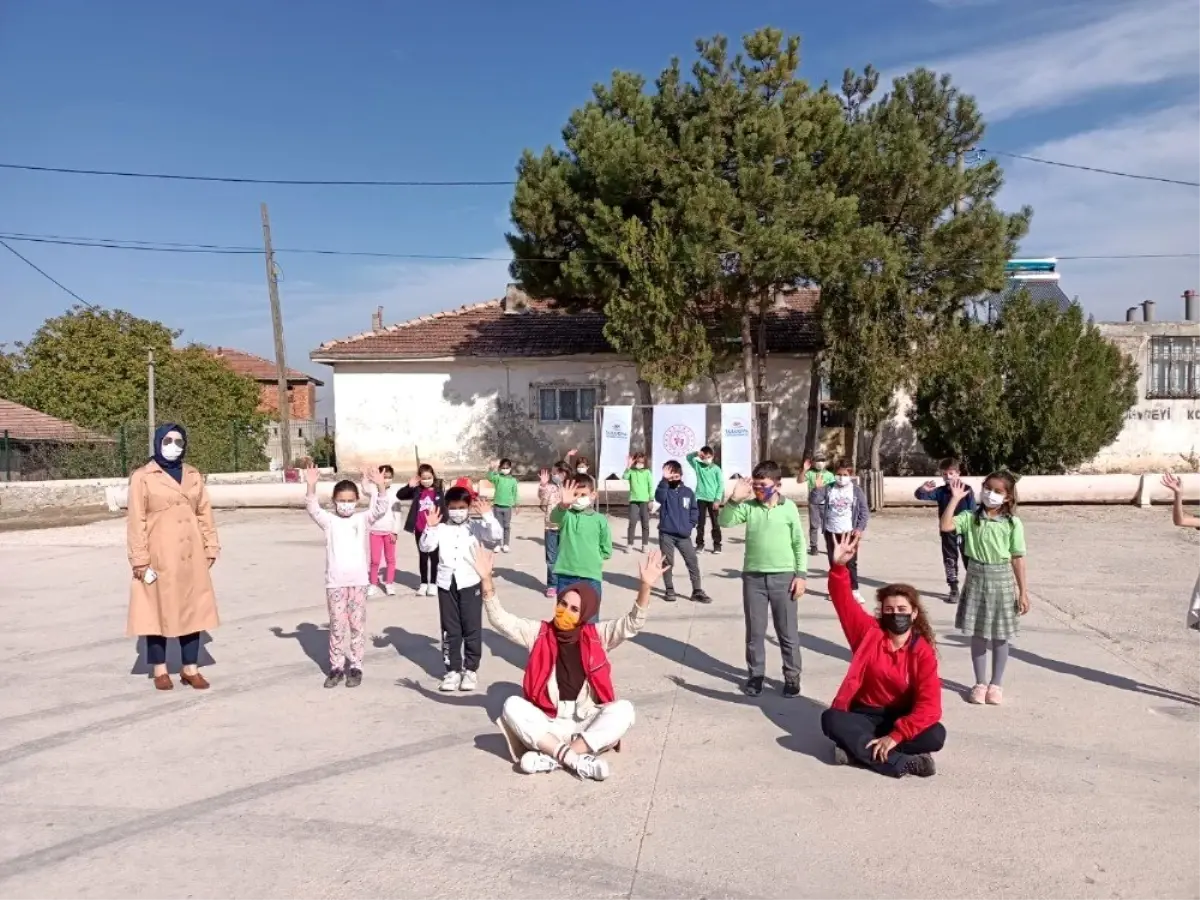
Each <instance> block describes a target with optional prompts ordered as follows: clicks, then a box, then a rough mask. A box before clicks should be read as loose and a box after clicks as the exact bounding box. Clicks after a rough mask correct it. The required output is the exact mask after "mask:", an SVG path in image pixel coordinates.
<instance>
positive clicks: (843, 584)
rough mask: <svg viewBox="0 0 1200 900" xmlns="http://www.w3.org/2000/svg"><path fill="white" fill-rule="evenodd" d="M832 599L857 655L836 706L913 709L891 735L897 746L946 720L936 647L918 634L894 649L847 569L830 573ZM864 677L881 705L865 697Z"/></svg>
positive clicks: (847, 707)
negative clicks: (857, 593) (861, 601)
mask: <svg viewBox="0 0 1200 900" xmlns="http://www.w3.org/2000/svg"><path fill="white" fill-rule="evenodd" d="M829 599H831V600H832V601H833V608H834V609H835V610H837V615H838V620H839V621H840V622H841V623H842V631H843V632H844V633H845V635H846V640H847V641H848V642H849V644H850V650H851V652H852V653H853V656H852V657H851V659H850V668H849V669H847V670H846V677H845V678H844V679H842V686H841V687H840V688H838V692H837V696H836V697H834V698H833V708H834V709H844V710H848V709H850V708H851V707H852V706H854V705H855V704H856V703H857V704H859V705H872V706H874V705H879V706H883V707H886V708H888V709H896V708H900V709H908V710H909V712H908V714H907V715H904V716H901V717H900V718H899V719H897V720H896V724H895V726H894V727H893V728H892V732H891V735H890V737H891V738H892V740H894V741H896V743H900V742H901V741H906V740H908V739H909V738H912V737H915V736H917V735H918V734H920V733H921V732H922V731H924V730H925V729H926V728H928V727H929V726H931V725H935V724H937V723H938V722H939V721H941V718H942V682H941V679H940V678H939V677H938V661H937V654H936V653H935V652H934V649H933V647H931V646H930V645H929V643H928V642H927V641H926V640H925V639H924V638H922V637H920V636H918V635H916V634H914V635H913V636H912V638H911V639H910V640H909V641H908V643H907V644H906V645H905V646H903V647H901V648H900V649H899V650H896V649H893V647H892V641H891V637H890V635H888V633H887V632H886V631H884V630H883V628H882V627H881V626H880V624H879V620H878V619H876V618H875V617H874V616H873V615H871V614H870V613H869V612H867V611H866V610H865V609H863V608H862V606H861V605H860V604H859V602H858V601H857V600H855V599H854V594H853V592H852V591H851V590H850V572H849V571H848V570H847V569H846V567H845V566H836V565H835V566H834V567H833V568H832V569H830V571H829ZM899 654H903V658H900V657H899ZM864 678H865V679H869V680H870V682H871V684H872V687H873V692H874V693H875V695H876V696H875V697H873V698H872V699H873V700H874V701H876V702H873V703H871V704H865V703H863V701H862V700H861V699H860V696H861V693H862V690H863V681H864Z"/></svg>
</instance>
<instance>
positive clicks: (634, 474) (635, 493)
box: [621, 469, 650, 503]
mask: <svg viewBox="0 0 1200 900" xmlns="http://www.w3.org/2000/svg"><path fill="white" fill-rule="evenodd" d="M621 477H622V478H624V479H625V480H626V481H628V482H629V502H630V503H649V502H650V470H649V469H626V470H625V474H624V475H622V476H621Z"/></svg>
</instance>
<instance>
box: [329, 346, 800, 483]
mask: <svg viewBox="0 0 1200 900" xmlns="http://www.w3.org/2000/svg"><path fill="white" fill-rule="evenodd" d="M810 368H811V361H810V360H809V359H807V358H799V357H782V356H775V357H771V358H770V359H768V361H767V384H768V391H767V398H766V399H768V400H770V401H771V402H772V403H773V404H774V405H773V407H772V410H771V439H772V455H773V456H775V457H776V458H777V459H778V460H780V461H787V462H790V463H792V464H794V463H797V462H799V460H800V457H801V456H802V454H803V447H804V438H805V432H806V427H807V418H808V394H809V372H810ZM635 378H636V376H635V369H634V367H633V365H632V364H630V363H629V362H626V361H624V360H622V359H620V358H619V357H615V356H592V357H578V356H577V357H570V358H562V359H536V360H531V359H515V360H510V361H500V360H481V361H465V360H444V361H417V362H394V363H339V364H337V365H336V366H335V367H334V375H333V390H334V395H335V405H336V424H337V456H338V467H339V468H341V469H345V470H359V469H361V468H362V466H364V465H367V464H379V463H385V462H387V463H391V464H392V465H394V466H396V467H397V469H398V470H399V471H402V472H409V471H411V470H412V468H413V467H414V466H415V465H416V462H417V459H418V457H419V458H420V460H421V461H422V462H430V463H432V464H433V465H435V466H436V467H437V468H438V469H439V471H444V472H446V473H447V474H456V473H465V472H478V471H479V470H480V469H481V468H482V467H483V466H484V465H485V464H486V463H487V461H488V459H490V458H492V457H494V456H496V455H500V454H502V455H504V456H511V457H512V458H513V459H514V461H516V462H517V463H518V464H519V465H523V466H528V467H530V468H535V467H537V466H540V465H545V464H547V463H550V462H552V461H554V460H555V459H558V458H559V457H561V456H562V455H563V454H564V453H565V452H566V451H567V450H568V449H570V448H572V447H578V448H579V450H580V452H581V453H583V454H586V455H587V456H590V457H592V458H593V459H594V458H595V455H596V446H595V433H594V429H593V425H592V421H591V420H590V419H589V420H588V421H585V422H572V423H542V422H539V421H538V419H537V405H536V404H537V395H536V390H537V388H538V387H546V386H553V385H556V384H558V385H563V386H567V385H570V386H580V387H591V386H594V387H596V388H597V404H598V405H603V404H610V405H616V404H630V403H636V402H637V385H636V381H635ZM653 394H654V399H655V402H662V403H716V402H718V401H725V402H731V401H739V400H744V399H745V397H744V391H743V389H742V381H741V377H740V375H739V373H737V372H730V373H726V374H724V375H721V376H718V378H717V383H716V385H714V384H713V382H712V380H711V379H704V380H702V381H699V382H696V383H695V384H693V385H691V386H689V388H688V389H686V390H684V391H681V392H678V393H676V392H668V391H663V390H661V389H659V388H654V389H653ZM719 424H720V413H719V409H718V408H717V407H713V408H712V409H711V410H710V411H709V418H708V425H709V439H710V440H711V441H715V440H716V438H717V435H718V433H719V431H720V428H719ZM642 441H643V438H642V431H641V420H640V417H639V416H638V415H636V414H635V415H634V431H633V444H634V447H635V449H636V448H637V447H639V446H641V444H642Z"/></svg>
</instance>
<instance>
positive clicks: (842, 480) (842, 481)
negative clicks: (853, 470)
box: [834, 475, 850, 487]
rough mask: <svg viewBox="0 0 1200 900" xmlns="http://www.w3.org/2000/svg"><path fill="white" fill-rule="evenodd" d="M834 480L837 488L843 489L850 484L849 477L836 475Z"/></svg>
mask: <svg viewBox="0 0 1200 900" xmlns="http://www.w3.org/2000/svg"><path fill="white" fill-rule="evenodd" d="M834 480H835V481H836V482H837V486H838V487H845V486H846V485H848V484H849V483H850V476H849V475H838V476H836V477H835V479H834Z"/></svg>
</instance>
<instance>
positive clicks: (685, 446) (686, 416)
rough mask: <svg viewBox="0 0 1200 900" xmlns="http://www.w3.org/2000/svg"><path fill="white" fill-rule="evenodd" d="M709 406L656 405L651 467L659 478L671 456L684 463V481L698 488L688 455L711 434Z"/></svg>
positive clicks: (693, 487) (687, 404)
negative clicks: (709, 432)
mask: <svg viewBox="0 0 1200 900" xmlns="http://www.w3.org/2000/svg"><path fill="white" fill-rule="evenodd" d="M707 411H708V410H707V408H706V407H705V405H704V404H703V403H685V404H677V403H664V404H661V405H659V406H656V407H654V440H653V441H651V443H650V468H651V471H653V473H654V478H655V481H656V482H657V479H658V478H660V477H661V473H662V467H663V465H664V464H665V463H666V462H667V460H669V459H674V460H677V461H678V462H679V464H680V465H681V466H683V483H684V484H686V485H687V486H688V487H690V488H692V489H695V487H696V473H695V472H694V471H692V467H691V466H690V465H688V461H687V455H688V454H689V453H695V452H696V451H698V450H699V449H700V448H701V447H703V446H704V443H705V440H706V437H707V434H706V432H707V424H708V420H707Z"/></svg>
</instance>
